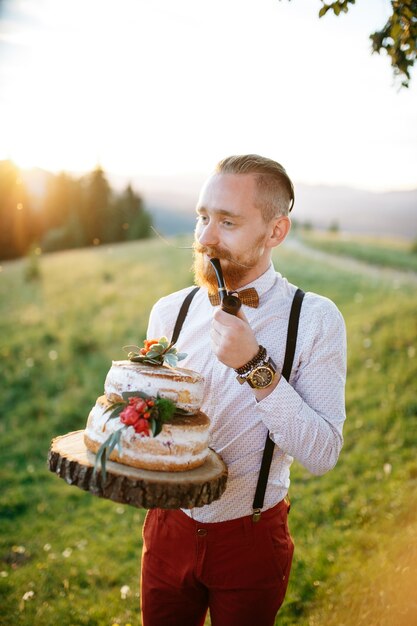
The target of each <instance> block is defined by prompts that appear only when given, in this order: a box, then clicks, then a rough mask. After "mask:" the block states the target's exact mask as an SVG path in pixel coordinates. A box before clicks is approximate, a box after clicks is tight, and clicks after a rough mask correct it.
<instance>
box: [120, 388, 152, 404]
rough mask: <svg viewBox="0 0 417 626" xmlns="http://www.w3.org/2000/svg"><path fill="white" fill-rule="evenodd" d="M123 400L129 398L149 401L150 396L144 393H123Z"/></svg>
mask: <svg viewBox="0 0 417 626" xmlns="http://www.w3.org/2000/svg"><path fill="white" fill-rule="evenodd" d="M122 398H123V400H129V398H143V400H149V398H150V396H148V395H147V394H146V393H143V391H122ZM124 404H126V403H124Z"/></svg>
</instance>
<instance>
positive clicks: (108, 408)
mask: <svg viewBox="0 0 417 626" xmlns="http://www.w3.org/2000/svg"><path fill="white" fill-rule="evenodd" d="M119 406H125V402H120V401H119V402H113V403H112V404H111V405H110V406H108V407H107V409H106V410H105V411H104V412H103V415H105V414H106V413H108V412H109V411H113V409H116V408H117V407H119Z"/></svg>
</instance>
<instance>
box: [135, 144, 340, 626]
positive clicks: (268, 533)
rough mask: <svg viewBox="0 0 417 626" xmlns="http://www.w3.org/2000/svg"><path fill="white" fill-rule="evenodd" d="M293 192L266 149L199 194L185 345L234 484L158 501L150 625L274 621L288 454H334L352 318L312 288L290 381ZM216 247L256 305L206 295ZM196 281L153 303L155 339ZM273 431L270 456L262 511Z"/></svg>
mask: <svg viewBox="0 0 417 626" xmlns="http://www.w3.org/2000/svg"><path fill="white" fill-rule="evenodd" d="M293 194H294V192H293V185H292V183H291V181H290V179H289V177H288V175H287V173H286V171H285V169H284V168H283V167H282V166H281V165H279V164H278V163H276V162H275V161H272V160H270V159H266V158H263V157H260V156H258V155H244V156H234V157H229V158H227V159H224V160H223V161H221V162H220V163H219V164H218V165H217V167H216V170H215V172H214V174H213V175H212V176H210V178H209V179H208V181H207V182H206V184H205V185H204V187H203V189H202V192H201V194H200V198H199V201H198V205H197V226H196V230H195V246H194V247H195V255H194V256H195V261H194V272H195V279H196V283H197V285H200V289H199V291H198V292H197V293H196V294H195V296H194V297H193V299H192V301H191V304H190V307H189V310H188V314H187V316H186V318H185V321H184V324H183V328H182V330H181V333H180V336H179V339H178V347H179V349H180V350H181V352H186V353H187V354H188V356H187V358H186V360H184V361H183V362H182V364H183V365H184V367H189V368H190V369H193V370H196V371H199V372H201V373H202V374H203V376H204V378H205V399H204V404H203V406H202V410H203V411H204V412H205V413H206V414H207V415H208V416H209V417H210V419H211V443H210V445H211V447H212V448H213V449H214V450H216V452H218V453H219V454H220V455H221V456H222V458H223V460H224V461H225V463H226V464H227V466H228V471H229V476H228V483H227V488H226V491H225V493H224V494H223V496H222V497H221V498H220V500H218V501H216V502H213V503H211V504H210V505H206V506H204V507H201V508H195V509H191V510H186V511H169V510H166V511H162V510H158V509H156V510H152V511H150V512H149V513H148V516H147V518H146V522H145V525H144V531H143V532H144V552H143V561H142V615H143V624H144V626H162V625H164V626H167V625H175V626H199V625H202V624H204V620H205V616H206V613H207V610H208V608H209V609H210V615H211V620H212V624H213V626H271V625H272V624H274V620H275V616H276V613H277V611H278V609H279V607H280V606H281V604H282V602H283V599H284V596H285V592H286V588H287V584H288V576H289V572H290V567H291V560H292V553H293V543H292V540H291V536H290V534H289V531H288V526H287V514H288V504H287V502H288V501H287V499H286V495H287V492H288V488H289V483H290V481H289V468H290V465H291V462H292V460H293V458H296V459H297V460H298V461H299V462H300V463H301V464H302V465H304V466H305V467H306V468H307V469H309V470H310V471H311V472H312V473H313V474H317V475H320V474H323V473H325V472H326V471H328V470H330V469H332V468H333V466H334V465H335V463H336V461H337V459H338V456H339V453H340V450H341V447H342V443H343V439H342V426H343V421H344V419H345V411H344V383H345V373H346V369H345V367H346V366H345V360H346V342H345V328H344V323H343V319H342V316H341V314H340V312H339V311H338V309H337V308H336V306H335V305H334V304H333V303H332V302H331V301H330V300H328V299H327V298H323V297H321V296H318V295H316V294H314V293H307V294H305V298H304V301H303V302H302V306H301V312H300V316H299V326H298V337H297V339H296V347H295V355H294V359H293V365H292V370H291V375H290V376H287V378H289V382H287V380H286V379H285V378H284V376H283V375H282V374H281V372H282V368H283V363H284V355H285V353H286V340H287V328H288V320H289V316H290V311H291V307H292V303H293V298H294V294H295V293H296V292H297V288H296V287H295V286H294V285H291V284H290V283H288V282H287V280H286V279H285V278H283V277H282V276H281V275H280V274H279V273H276V272H275V270H274V268H273V266H272V264H271V252H272V250H273V248H275V247H276V246H278V245H279V244H280V243H282V242H283V241H284V239H285V237H286V236H287V234H288V232H289V229H290V219H289V217H288V213H289V211H290V210H291V208H292V204H293V199H294V195H293ZM210 257H217V258H219V259H220V260H221V264H222V268H223V273H224V277H225V282H226V285H227V287H228V289H229V290H233V291H237V292H238V293H239V291H241V290H242V289H243V288H245V289H246V288H249V287H253V288H255V289H256V291H257V297H258V298H259V306H258V307H257V308H253V307H250V306H246V305H245V304H243V305H242V307H241V309H240V311H239V313H238V316H233V315H229V314H228V313H226V312H225V311H223V310H222V309H221V308H220V307H218V306H212V304H211V302H210V300H209V298H208V294H216V293H217V282H216V279H215V274H214V272H213V269H212V266H211V263H210ZM191 290H192V288H187V289H183V290H182V291H179V292H177V293H174V294H172V295H170V296H168V297H166V298H162V299H161V300H160V301H159V302H158V303H157V304H156V305H155V307H154V308H153V310H152V313H151V317H150V322H149V329H148V337H149V338H153V337H160V336H162V335H166V336H168V337H170V336H171V335H172V332H173V328H174V325H175V322H176V319H177V316H178V312H179V310H180V308H181V305H182V303H183V301H184V298H185V297H186V296H187V294H188V293H190V291H191ZM242 299H243V294H242ZM252 304H253V303H252ZM291 332H293V331H291ZM260 346H261V347H260ZM262 347H264V349H263V348H262ZM259 368H261V369H259ZM261 370H262V375H260V373H261ZM268 431H269V433H270V434H269V438H270V439H271V440H272V441H273V442H274V443H275V446H274V448H273V458H272V463H271V467H270V471H269V478H268V482H267V483H266V491H265V496H264V501H263V503H262V505H261V506H260V507H259V508H260V509H261V510H260V512H259V511H258V510H257V511H256V512H255V514H254V507H253V505H254V494H255V490H256V486H257V483H258V477H259V472H260V467H261V460H262V455H263V450H264V447H265V440H266V438H267V435H268ZM271 445H272V444H271ZM255 508H256V507H255Z"/></svg>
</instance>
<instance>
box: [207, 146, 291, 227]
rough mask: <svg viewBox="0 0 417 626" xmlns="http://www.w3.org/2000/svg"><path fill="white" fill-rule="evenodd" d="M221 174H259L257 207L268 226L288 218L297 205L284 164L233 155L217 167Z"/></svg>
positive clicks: (253, 155) (254, 155)
mask: <svg viewBox="0 0 417 626" xmlns="http://www.w3.org/2000/svg"><path fill="white" fill-rule="evenodd" d="M215 172H216V173H217V174H255V175H256V186H257V190H258V194H257V199H256V206H258V208H259V209H260V211H261V213H262V217H263V219H264V221H265V222H266V223H268V222H270V221H271V220H272V219H273V218H274V217H278V216H279V215H288V213H289V212H290V211H291V210H292V208H293V206H294V185H293V184H292V182H291V179H290V177H289V176H288V174H287V172H286V171H285V169H284V168H283V166H282V165H280V164H279V163H277V162H276V161H273V160H272V159H267V158H266V157H262V156H259V154H241V155H235V156H230V157H227V158H225V159H223V160H222V161H220V162H219V163H217V165H216V169H215Z"/></svg>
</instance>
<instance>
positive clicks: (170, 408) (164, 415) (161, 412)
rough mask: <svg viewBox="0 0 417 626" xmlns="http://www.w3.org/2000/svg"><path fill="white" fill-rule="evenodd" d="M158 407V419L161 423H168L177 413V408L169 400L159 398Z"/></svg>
mask: <svg viewBox="0 0 417 626" xmlns="http://www.w3.org/2000/svg"><path fill="white" fill-rule="evenodd" d="M156 406H157V407H158V417H159V420H160V421H161V422H167V421H168V420H170V419H171V418H172V416H173V415H174V413H175V412H176V409H177V407H176V406H175V404H174V403H173V402H172V400H168V398H158V399H157V401H156Z"/></svg>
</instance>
